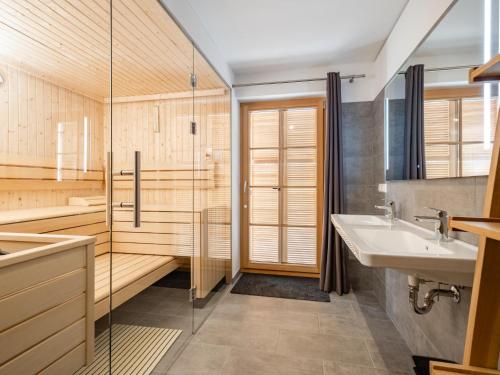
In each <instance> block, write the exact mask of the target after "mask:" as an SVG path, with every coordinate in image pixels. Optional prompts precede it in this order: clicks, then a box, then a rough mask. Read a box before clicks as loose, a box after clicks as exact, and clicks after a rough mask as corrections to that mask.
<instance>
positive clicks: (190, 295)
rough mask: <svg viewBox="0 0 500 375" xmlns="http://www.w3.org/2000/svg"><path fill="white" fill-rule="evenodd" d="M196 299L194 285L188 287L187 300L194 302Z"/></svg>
mask: <svg viewBox="0 0 500 375" xmlns="http://www.w3.org/2000/svg"><path fill="white" fill-rule="evenodd" d="M195 299H196V287H195V286H193V287H192V288H191V289H189V302H194V300H195Z"/></svg>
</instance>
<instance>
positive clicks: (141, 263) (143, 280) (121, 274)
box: [94, 253, 180, 320]
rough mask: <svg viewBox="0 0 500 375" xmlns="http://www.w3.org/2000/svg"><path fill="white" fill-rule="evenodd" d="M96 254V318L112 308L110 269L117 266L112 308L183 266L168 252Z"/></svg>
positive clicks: (114, 268) (114, 271)
mask: <svg viewBox="0 0 500 375" xmlns="http://www.w3.org/2000/svg"><path fill="white" fill-rule="evenodd" d="M110 258H111V256H110V253H106V254H102V255H99V256H97V257H96V258H95V295H94V296H95V297H94V298H95V312H94V318H95V320H97V319H99V318H101V317H103V316H104V315H106V314H107V313H108V312H109V280H110V278H109V270H110V261H111V262H112V268H113V272H112V273H113V284H112V288H113V292H112V293H113V296H112V309H115V308H116V307H118V306H120V305H121V304H122V303H124V302H125V301H127V300H129V299H130V298H132V297H133V296H135V295H136V294H138V293H139V292H141V291H142V290H144V289H146V288H147V287H149V286H150V285H152V284H153V283H155V282H156V281H158V280H159V279H161V278H162V277H164V276H166V275H168V274H169V273H170V272H172V271H174V270H175V269H177V268H178V267H179V266H180V262H179V261H178V260H177V259H176V258H174V257H172V256H168V255H143V254H122V253H113V255H112V260H111V259H110Z"/></svg>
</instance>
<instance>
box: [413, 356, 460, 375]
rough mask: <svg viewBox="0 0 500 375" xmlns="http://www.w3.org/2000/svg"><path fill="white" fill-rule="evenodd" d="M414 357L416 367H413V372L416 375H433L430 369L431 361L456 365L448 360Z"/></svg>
mask: <svg viewBox="0 0 500 375" xmlns="http://www.w3.org/2000/svg"><path fill="white" fill-rule="evenodd" d="M412 357H413V362H415V367H413V370H414V371H415V374H416V375H430V373H431V372H430V369H429V362H430V361H437V362H445V363H456V362H453V361H449V360H447V359H442V358H434V357H425V356H421V355H414V356H412Z"/></svg>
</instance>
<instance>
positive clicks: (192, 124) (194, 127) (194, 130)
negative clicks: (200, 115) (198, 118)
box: [191, 121, 196, 135]
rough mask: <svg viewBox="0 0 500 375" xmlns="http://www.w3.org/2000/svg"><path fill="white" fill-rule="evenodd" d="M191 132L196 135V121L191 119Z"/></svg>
mask: <svg viewBox="0 0 500 375" xmlns="http://www.w3.org/2000/svg"><path fill="white" fill-rule="evenodd" d="M191 134H193V135H195V134H196V122H195V121H191Z"/></svg>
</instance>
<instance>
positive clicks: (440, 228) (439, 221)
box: [415, 207, 449, 241]
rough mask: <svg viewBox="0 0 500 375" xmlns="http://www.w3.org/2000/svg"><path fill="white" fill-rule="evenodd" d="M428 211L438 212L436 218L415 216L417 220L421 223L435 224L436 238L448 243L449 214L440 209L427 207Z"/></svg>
mask: <svg viewBox="0 0 500 375" xmlns="http://www.w3.org/2000/svg"><path fill="white" fill-rule="evenodd" d="M425 208H427V209H428V210H433V211H435V212H436V216H420V215H417V216H415V220H417V221H420V222H427V223H434V231H435V232H436V237H437V238H438V239H440V240H444V241H447V240H448V239H449V237H448V212H446V211H444V210H440V209H438V208H432V207H425Z"/></svg>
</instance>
